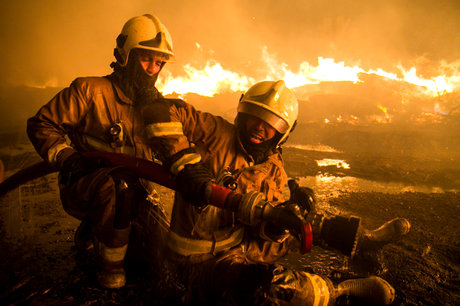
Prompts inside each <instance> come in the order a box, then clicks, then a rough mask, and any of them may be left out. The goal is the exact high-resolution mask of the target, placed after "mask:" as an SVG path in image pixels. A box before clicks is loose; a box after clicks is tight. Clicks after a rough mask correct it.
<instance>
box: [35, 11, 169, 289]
mask: <svg viewBox="0 0 460 306" xmlns="http://www.w3.org/2000/svg"><path fill="white" fill-rule="evenodd" d="M114 55H115V59H116V61H115V62H113V63H112V64H111V67H112V68H113V70H114V71H113V73H112V74H110V75H107V76H104V77H80V78H77V79H75V80H74V81H73V82H72V84H71V85H70V86H69V87H67V88H65V89H64V90H62V91H61V92H59V93H58V94H57V95H56V96H55V97H54V98H53V99H51V101H49V102H48V103H47V104H46V105H44V106H43V107H42V108H41V109H40V110H39V111H38V112H37V114H36V115H35V116H34V117H32V118H30V119H29V120H28V123H27V133H28V135H29V138H30V140H31V142H32V143H33V145H34V146H35V148H36V150H37V152H38V153H39V154H40V155H41V156H42V157H43V159H45V160H46V161H48V162H49V163H50V164H51V165H53V166H54V167H56V168H57V169H58V170H60V177H59V186H60V196H61V200H62V203H63V207H64V209H65V210H66V211H67V212H68V213H69V214H71V215H72V216H74V217H76V218H78V219H80V220H82V224H81V225H80V227H79V228H78V230H77V232H76V236H75V240H76V244H77V247H79V248H80V249H85V250H87V249H90V248H92V247H94V250H95V252H96V255H97V261H98V267H99V271H98V273H97V276H98V281H99V283H100V285H101V286H103V287H106V288H119V287H122V286H124V285H125V282H126V276H125V270H124V267H123V266H124V265H123V263H124V258H125V253H126V250H127V245H128V237H129V234H130V228H131V217H132V216H133V215H134V214H135V211H136V204H137V203H140V202H142V201H147V200H150V201H153V202H155V201H157V198H158V196H157V194H156V193H155V190H154V188H153V184H152V183H149V182H146V181H140V180H139V179H138V178H137V177H136V176H135V175H133V174H132V173H130V172H129V171H126V170H124V169H121V168H114V167H108V164H107V162H106V161H105V160H104V159H100V158H88V157H85V156H84V155H82V154H81V153H82V152H86V151H106V152H118V153H125V154H128V155H131V156H136V157H140V158H144V159H147V160H153V156H154V151H153V150H152V148H150V147H149V146H148V145H147V143H146V138H145V129H144V127H143V121H142V117H141V113H140V111H139V110H140V107H141V105H144V104H148V103H150V102H151V101H153V100H156V99H160V98H162V95H161V94H160V93H159V92H158V90H157V89H156V87H155V81H156V79H157V77H158V74H159V73H160V71H161V69H162V68H163V66H164V64H165V63H166V62H169V61H172V60H173V59H174V52H173V45H172V40H171V36H170V35H169V32H168V30H167V29H166V27H165V26H164V25H163V24H162V23H161V22H160V20H159V19H158V18H157V17H155V16H153V15H150V14H146V15H142V16H136V17H133V18H131V19H129V20H128V21H127V22H126V23H125V24H124V26H123V27H122V30H121V33H120V34H119V35H118V37H117V38H116V46H115V50H114ZM66 139H68V141H67V140H66ZM91 238H92V239H91ZM91 240H92V241H91Z"/></svg>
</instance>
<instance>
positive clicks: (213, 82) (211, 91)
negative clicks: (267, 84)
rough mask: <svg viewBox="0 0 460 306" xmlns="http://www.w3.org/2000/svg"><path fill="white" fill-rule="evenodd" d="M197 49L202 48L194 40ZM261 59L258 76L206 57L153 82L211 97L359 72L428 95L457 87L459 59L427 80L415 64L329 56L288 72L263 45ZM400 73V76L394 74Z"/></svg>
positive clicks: (166, 89) (353, 77)
mask: <svg viewBox="0 0 460 306" xmlns="http://www.w3.org/2000/svg"><path fill="white" fill-rule="evenodd" d="M196 47H197V48H202V47H201V46H200V44H199V43H196ZM262 61H263V62H264V64H265V67H264V70H265V75H262V77H258V78H255V77H251V76H247V75H241V74H239V73H237V72H234V71H231V70H228V69H225V68H224V67H223V66H222V65H221V64H220V63H219V62H217V61H216V60H213V59H210V60H208V61H207V62H206V63H205V65H204V67H194V66H192V65H190V64H187V65H185V66H184V72H185V76H177V77H175V76H173V75H172V74H171V73H170V72H168V71H164V73H163V75H162V77H161V78H160V80H159V81H158V83H157V86H158V89H159V90H160V91H161V92H163V94H165V95H167V94H172V93H176V94H186V93H196V94H199V95H202V96H208V97H212V96H214V95H216V94H218V93H221V92H223V91H226V90H230V91H233V92H235V91H245V90H246V89H247V88H249V87H250V86H251V85H252V84H254V83H255V82H256V81H259V80H279V79H283V80H284V81H285V82H286V85H287V86H288V87H290V88H295V87H299V86H303V85H307V84H319V83H320V82H324V81H351V82H354V83H357V82H362V81H361V80H360V77H359V76H360V74H375V75H378V76H381V77H383V78H386V79H391V80H396V81H401V82H407V83H410V84H413V85H416V87H417V88H419V90H420V94H424V95H428V96H433V97H435V96H439V95H441V94H446V93H451V92H453V91H455V90H458V89H459V88H460V73H459V70H460V61H457V62H455V63H451V64H448V63H445V62H443V63H442V64H441V67H440V71H441V72H443V74H442V75H439V76H436V77H433V78H431V79H424V78H422V77H420V76H418V75H417V70H416V68H415V67H411V68H409V69H405V68H404V67H402V66H397V67H396V69H398V70H399V73H393V72H387V71H384V70H383V69H381V68H375V69H369V70H367V71H366V70H364V69H362V68H360V67H359V66H356V65H355V66H348V65H346V64H345V62H343V61H340V62H337V61H336V60H335V59H333V58H323V57H318V64H317V65H316V66H313V65H311V64H310V63H308V62H302V63H300V65H299V67H298V69H297V71H296V72H295V71H292V70H290V69H289V68H288V65H287V64H285V63H279V62H278V61H277V60H276V58H275V57H274V56H273V55H271V54H270V53H269V52H268V51H267V48H266V47H264V48H262ZM398 75H402V77H398Z"/></svg>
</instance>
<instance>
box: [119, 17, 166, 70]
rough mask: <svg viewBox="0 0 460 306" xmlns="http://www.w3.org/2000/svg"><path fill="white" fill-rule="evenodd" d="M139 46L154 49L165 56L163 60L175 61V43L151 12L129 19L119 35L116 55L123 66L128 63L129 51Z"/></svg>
mask: <svg viewBox="0 0 460 306" xmlns="http://www.w3.org/2000/svg"><path fill="white" fill-rule="evenodd" d="M134 48H139V49H145V50H152V51H155V52H158V53H160V54H161V55H163V56H164V59H163V61H165V62H171V61H174V52H173V43H172V39H171V35H170V34H169V32H168V29H166V27H165V26H164V25H163V24H162V23H161V21H160V20H159V19H158V18H157V17H155V16H153V15H150V14H145V15H142V16H136V17H133V18H131V19H129V20H128V21H127V22H126V23H125V25H124V26H123V28H122V30H121V33H120V35H118V37H117V46H116V48H115V54H116V53H118V56H117V54H116V55H115V57H116V58H117V62H118V63H119V64H120V65H121V66H126V64H127V63H128V58H129V53H130V52H131V50H132V49H134Z"/></svg>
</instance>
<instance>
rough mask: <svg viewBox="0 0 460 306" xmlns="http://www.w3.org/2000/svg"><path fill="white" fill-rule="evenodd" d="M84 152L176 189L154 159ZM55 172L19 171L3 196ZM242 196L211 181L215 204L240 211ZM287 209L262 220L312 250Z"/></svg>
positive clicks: (0, 188) (40, 168) (40, 166)
mask: <svg viewBox="0 0 460 306" xmlns="http://www.w3.org/2000/svg"><path fill="white" fill-rule="evenodd" d="M82 154H83V155H85V156H88V157H102V158H105V159H107V160H108V161H109V162H110V163H111V164H112V165H114V166H122V167H124V168H126V169H129V170H131V171H133V172H134V173H136V174H137V176H139V177H141V178H144V179H147V180H149V181H152V182H154V183H157V184H160V185H162V186H165V187H167V188H170V189H173V190H177V185H176V181H175V180H174V179H173V178H172V177H171V175H170V173H169V172H168V171H167V170H166V169H165V168H164V167H163V166H161V165H159V164H157V163H155V162H152V161H148V160H145V159H141V158H137V157H131V156H128V155H125V154H120V153H109V152H84V153H82ZM55 171H56V169H53V168H51V166H49V164H47V163H46V162H44V161H43V162H40V163H37V164H34V165H32V166H30V167H28V168H25V169H23V170H20V171H19V172H17V173H15V174H13V175H12V176H10V177H9V178H7V179H6V180H5V181H4V182H2V183H0V196H3V195H4V194H6V193H7V192H8V191H10V190H12V189H14V188H16V187H18V186H19V185H21V184H24V183H25V182H27V181H30V180H32V179H35V178H37V177H40V176H43V175H46V174H49V173H52V172H55ZM242 198H243V195H241V194H239V193H236V192H233V191H232V190H230V189H228V188H225V187H222V186H219V185H216V184H212V193H211V198H210V203H211V205H213V206H216V207H219V208H222V209H226V210H230V211H233V212H238V209H239V206H240V204H241V200H242ZM284 212H285V211H284V210H281V209H277V208H276V207H273V206H271V205H265V207H264V209H263V214H262V215H261V216H262V218H263V219H268V220H271V221H277V222H282V223H283V224H285V225H286V226H287V227H288V228H289V227H292V228H294V229H295V231H296V232H297V233H298V235H299V239H300V242H301V249H300V252H301V253H302V254H304V253H306V252H308V251H309V250H310V249H311V247H312V242H313V238H312V231H311V226H310V224H301V223H299V222H298V221H297V220H295V219H292V218H289V216H287V215H286V214H285V213H284ZM294 223H295V224H294Z"/></svg>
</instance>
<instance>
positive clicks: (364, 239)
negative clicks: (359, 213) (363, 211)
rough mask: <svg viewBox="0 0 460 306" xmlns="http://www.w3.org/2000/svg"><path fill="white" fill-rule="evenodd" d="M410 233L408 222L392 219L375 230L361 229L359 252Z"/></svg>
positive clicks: (375, 247) (380, 245)
mask: <svg viewBox="0 0 460 306" xmlns="http://www.w3.org/2000/svg"><path fill="white" fill-rule="evenodd" d="M409 231H410V222H409V221H408V220H407V219H405V218H394V219H392V220H390V221H388V222H386V223H384V224H383V225H382V226H380V227H379V228H377V229H374V230H368V229H365V228H363V229H362V233H361V235H360V238H359V243H358V249H359V250H364V251H366V250H372V249H377V248H380V247H382V246H383V245H385V244H387V243H389V242H393V241H397V240H398V239H400V238H401V237H403V236H404V235H406V234H407V233H409Z"/></svg>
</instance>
